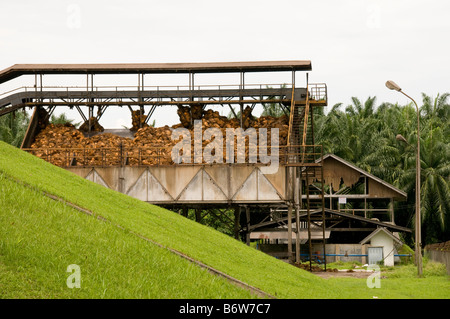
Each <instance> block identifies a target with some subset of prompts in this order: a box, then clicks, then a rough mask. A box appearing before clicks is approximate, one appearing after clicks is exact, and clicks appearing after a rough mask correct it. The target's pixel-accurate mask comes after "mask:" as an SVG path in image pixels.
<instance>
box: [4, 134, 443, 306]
mask: <svg viewBox="0 0 450 319" xmlns="http://www.w3.org/2000/svg"><path fill="white" fill-rule="evenodd" d="M0 172H2V173H3V174H5V175H6V176H8V177H10V178H13V179H16V180H19V181H23V182H26V183H27V184H29V185H32V186H33V187H34V188H35V189H36V191H34V194H35V196H37V197H38V198H39V197H42V196H41V195H39V193H38V191H45V192H47V193H50V194H53V195H56V196H59V197H61V198H63V199H65V200H67V201H69V202H72V203H74V204H76V205H79V206H81V207H84V208H86V209H89V210H90V211H92V212H94V214H96V215H100V216H102V217H104V218H106V219H107V220H108V221H109V222H110V223H111V224H109V223H105V222H103V221H100V220H98V219H96V218H93V217H91V216H86V215H83V214H82V213H80V212H78V211H73V209H69V208H68V207H67V206H66V205H64V204H62V203H56V202H55V203H51V202H52V201H51V200H49V199H48V198H47V199H45V200H44V199H40V200H43V201H47V204H45V205H50V206H45V205H44V207H43V208H42V212H41V215H36V216H34V217H31V216H30V215H32V209H31V208H30V209H28V210H27V209H25V208H22V206H24V207H26V205H25V202H26V201H30V200H29V199H28V197H29V196H28V195H27V196H25V197H21V196H19V195H14V192H11V193H10V194H9V195H8V198H9V197H13V198H14V200H12V201H13V202H14V201H17V204H16V208H15V211H16V213H15V214H12V216H10V215H8V214H5V212H4V210H2V212H1V213H0V214H2V217H1V218H5V220H8V221H10V222H11V223H12V222H13V220H12V218H14V216H15V215H17V214H19V215H20V214H22V215H23V218H22V221H23V222H24V223H25V222H26V221H27V220H28V219H27V218H28V216H30V217H29V218H30V222H29V224H26V225H24V226H23V227H22V228H21V229H20V231H19V230H18V233H17V234H20V236H19V235H16V236H15V237H14V236H12V235H11V234H9V233H8V234H7V235H4V234H3V235H0V236H1V237H0V238H1V240H2V241H1V244H0V245H1V246H0V247H1V250H0V258H1V259H0V276H1V277H0V279H1V280H0V284H1V285H5V284H4V282H7V283H6V288H5V289H2V290H3V291H6V294H5V293H4V295H3V297H5V296H12V295H17V296H26V295H27V294H28V293H30V294H32V295H33V296H36V297H61V296H63V297H64V296H67V295H68V296H70V297H79V296H81V294H82V292H81V291H82V290H83V289H84V288H82V289H80V290H79V291H78V292H74V291H73V290H71V289H68V288H67V287H66V286H65V279H66V278H67V275H68V273H65V270H66V269H65V267H67V265H68V264H72V263H75V264H76V263H77V262H78V263H81V264H80V266H81V269H82V271H83V269H86V275H87V276H89V274H91V273H92V274H94V273H95V275H93V277H92V278H91V279H89V278H88V277H86V278H85V280H86V282H85V284H86V283H87V282H90V281H88V280H92V285H93V287H96V288H95V289H94V288H93V289H94V290H93V292H92V293H86V295H83V297H85V296H99V297H102V296H104V297H111V298H116V297H119V298H120V297H131V298H144V297H149V298H155V296H156V297H163V298H177V297H181V296H184V297H186V296H187V297H186V298H189V296H193V298H196V296H197V298H210V297H214V298H218V297H223V298H227V297H229V296H230V297H231V296H241V297H238V298H246V297H249V294H248V292H247V291H243V290H241V289H237V288H235V287H234V286H233V287H230V284H229V283H227V282H224V281H223V280H221V279H219V278H217V277H213V276H212V275H210V274H209V273H206V271H204V270H201V269H199V268H198V267H197V266H193V265H190V266H189V265H188V264H187V262H186V261H185V260H182V259H181V258H180V257H177V256H175V255H173V254H171V253H168V252H167V251H165V250H163V249H161V248H158V249H157V247H155V246H154V245H153V246H152V245H150V244H149V243H148V242H145V241H144V240H142V239H140V238H139V237H137V236H135V235H132V234H130V231H132V232H134V233H137V234H140V235H142V236H145V237H147V238H149V239H151V240H153V241H155V242H158V243H160V244H162V245H164V246H166V247H170V248H172V249H176V250H178V251H180V252H182V253H184V254H186V255H188V256H190V257H192V258H194V259H196V260H199V261H201V262H203V263H205V264H207V265H209V266H211V267H214V268H216V269H218V270H220V271H222V272H224V273H226V274H228V275H230V276H233V277H235V278H237V279H239V280H241V281H243V282H246V283H248V284H250V285H252V286H255V287H257V288H260V289H261V290H263V291H265V292H267V293H269V294H271V295H273V296H276V297H278V298H372V296H373V289H369V288H367V286H366V282H365V279H359V280H355V281H353V280H345V279H336V280H335V279H322V278H319V277H318V276H316V275H314V274H311V273H308V272H307V271H304V270H301V269H298V268H296V267H293V266H291V265H289V264H287V263H285V262H282V261H280V260H277V259H275V258H272V257H270V256H268V255H266V254H264V253H262V252H260V251H257V250H255V249H254V248H252V247H248V246H246V245H245V244H243V243H241V242H238V241H236V240H234V239H233V238H231V237H229V236H226V235H224V234H222V233H219V232H217V231H215V230H213V229H211V228H208V227H206V226H204V225H201V224H199V223H196V222H194V221H191V220H189V219H187V218H184V217H182V216H180V215H178V214H175V213H173V212H171V211H168V210H165V209H162V208H160V207H157V206H153V205H149V204H147V203H144V202H142V201H139V200H137V199H134V198H131V197H129V196H126V195H123V194H120V193H118V192H114V191H112V190H110V189H107V188H104V187H102V186H100V185H96V184H94V183H92V182H89V181H87V180H84V179H82V178H80V177H78V176H76V175H74V174H72V173H70V172H68V171H66V170H63V169H60V168H58V167H55V166H53V165H51V164H49V163H47V162H45V161H43V160H41V159H38V158H37V157H34V156H31V155H29V154H27V153H25V152H22V151H19V150H17V149H15V148H13V147H11V146H9V145H6V144H4V143H1V142H0ZM11 183H13V182H11V181H10V182H9V186H8V187H9V188H11V189H13V185H12V184H11ZM2 184H3V183H2ZM13 184H16V183H13ZM16 191H18V190H16ZM21 191H22V192H24V191H25V190H24V189H22V190H21ZM1 198H2V202H3V201H6V202H7V201H8V200H9V199H6V198H5V197H4V196H3V197H1ZM22 198H23V200H22ZM36 200H38V199H36ZM12 204H13V203H10V205H12ZM52 205H55V206H52ZM2 206H3V203H2ZM34 206H36V205H35V204H33V205H32V206H31V207H34ZM45 207H47V208H45ZM44 212H46V213H44ZM54 214H57V215H58V216H59V218H62V219H61V220H60V221H59V222H57V221H56V217H53V216H54ZM3 215H5V216H3ZM66 215H70V216H71V217H70V218H72V219H73V221H72V222H71V223H68V222H67V221H65V220H64V218H69V217H64V216H66ZM8 216H9V217H8ZM42 219H48V221H45V222H44V221H42V223H43V224H42V227H41V228H40V229H37V228H36V229H35V228H33V227H38V225H39V221H41V220H42ZM53 220H54V221H55V223H56V225H58V223H59V225H60V228H58V227H55V225H53V224H46V223H51V221H53ZM66 223H67V225H68V226H67V228H66V227H65V226H64V225H66ZM79 223H86V226H85V227H86V228H83V227H84V226H83V227H81V226H78V224H79ZM35 224H37V225H35ZM2 225H3V221H2ZM114 225H120V226H121V227H122V229H119V228H118V227H116V226H114ZM88 226H89V228H87V227H88ZM5 227H7V228H8V231H11V229H14V226H13V225H10V226H5ZM16 227H17V226H16ZM33 229H34V230H33ZM32 230H33V231H32ZM43 230H44V232H46V231H47V230H48V231H47V232H48V234H46V235H45V236H44V235H43V234H42V231H43ZM53 233H55V234H54V235H52V236H53V237H51V238H53V240H50V237H49V238H47V235H48V236H50V235H51V234H53ZM109 234H111V236H109ZM122 237H123V238H122ZM29 238H34V239H35V240H31V239H29ZM77 242H82V243H83V245H86V247H87V248H80V249H78V250H77V249H76V248H75V246H76V243H77ZM6 243H8V244H6ZM119 243H124V244H123V245H125V246H124V247H122V246H121V244H119ZM125 243H126V244H125ZM38 244H39V245H40V248H39V249H38V248H36V250H32V249H33V248H32V247H34V245H38ZM5 245H6V246H5ZM66 245H70V246H68V247H71V249H68V248H65V247H66ZM116 246H117V248H116ZM5 247H6V248H8V247H9V248H8V249H10V252H9V253H6V252H8V250H6V248H5ZM11 247H13V248H11ZM56 247H57V248H56ZM72 249H73V250H72ZM122 250H123V251H124V252H123V255H124V256H129V255H130V256H134V255H133V254H134V253H136V254H137V255H136V257H130V258H120V257H115V256H116V255H118V254H114V253H115V252H116V251H117V252H119V251H122ZM147 250H149V251H148V252H147ZM150 250H152V251H153V250H156V251H158V252H159V251H160V250H161V251H164V253H162V252H161V254H159V253H158V254H156V255H157V256H159V257H154V259H152V257H153V256H155V253H152V252H150ZM40 253H43V254H44V255H45V256H46V257H45V258H44V257H42V258H40V257H38V256H37V255H39V254H40ZM83 253H84V254H89V256H88V257H87V258H85V259H86V263H83V261H84V259H83ZM8 254H12V255H8ZM14 254H16V255H17V254H18V255H19V257H20V258H19V259H17V258H13V257H11V256H13V255H14ZM71 254H72V255H71ZM120 254H122V253H120ZM139 254H142V256H144V257H142V256H141V255H139ZM113 255H114V256H113ZM8 256H9V257H8ZM68 256H73V257H74V258H69V257H68ZM76 256H79V258H75V257H76ZM170 258H173V261H170V260H169V259H170ZM74 259H75V260H74ZM14 260H19V261H17V262H14ZM30 260H31V261H32V262H31V263H30V262H29V261H30ZM87 260H95V262H92V263H90V262H88V261H87ZM142 260H147V261H148V264H147V263H146V262H144V261H142ZM150 260H151V261H150ZM43 261H46V263H45V262H44V263H43V264H42V265H41V262H43ZM116 262H117V263H116ZM47 264H50V265H51V264H55V265H56V264H58V265H59V266H58V267H60V268H61V267H62V270H61V269H60V268H58V269H59V270H58V271H56V270H55V269H53V268H51V267H48V266H46V265H47ZM176 264H179V265H180V266H176ZM187 266H189V267H191V268H190V269H197V270H198V271H200V273H197V270H192V271H191V272H192V277H188V276H187V275H186V276H185V275H184V272H188V271H187V270H186V268H185V267H187ZM55 267H56V266H55ZM88 267H92V268H88ZM158 267H159V268H158ZM177 267H180V269H179V272H178V273H176V274H173V275H170V274H171V273H172V268H173V269H174V270H175V269H177ZM29 268H31V271H30V269H29ZM150 268H155V269H156V270H154V271H155V274H154V275H152V271H153V269H150ZM168 269H170V271H168ZM129 270H130V271H132V274H130V275H129V276H128V275H127V272H128V271H129ZM61 271H62V274H61ZM95 271H97V272H95ZM134 272H136V273H134ZM105 273H110V275H108V276H106V275H104V276H106V277H103V275H101V274H105ZM158 273H162V274H164V275H161V276H158ZM45 276H48V277H52V278H53V277H54V276H56V277H55V279H53V282H54V283H55V285H60V286H61V287H60V289H59V290H58V289H54V290H53V288H51V287H54V286H51V287H50V286H49V287H48V289H44V288H43V287H47V286H45V284H44V283H43V282H42V278H44V277H45ZM146 276H148V277H149V278H154V279H153V280H146V281H144V282H142V281H139V280H137V279H135V278H146ZM152 276H153V277H152ZM167 276H168V277H167ZM195 276H199V277H198V278H203V277H201V276H206V277H204V278H203V279H202V280H204V285H203V286H201V282H202V281H201V280H200V281H199V282H200V286H199V287H202V288H195V287H197V279H195ZM166 277H167V278H166ZM184 277H186V280H184ZM435 279H436V280H437V281H439V280H441V281H442V282H443V283H442V284H440V285H439V284H437V283H436V282H435V281H436V280H435ZM5 280H6V281H5ZM391 280H392V281H394V280H396V279H395V278H392V279H386V281H391ZM169 281H170V283H169ZM177 281H180V282H182V283H176V282H177ZM208 281H210V282H211V285H212V286H213V287H215V286H216V285H217V286H218V287H219V288H217V289H221V290H217V292H216V293H214V294H212V293H211V291H210V290H208V289H209V288H208V284H207V283H208ZM188 282H195V283H196V284H195V285H194V286H195V287H192V284H189V283H188ZM383 282H384V281H383ZM412 282H414V283H416V284H417V285H418V286H417V289H418V290H420V291H417V293H416V294H415V292H414V291H410V290H408V291H407V292H408V294H410V295H411V296H409V295H406V294H402V293H395V294H394V295H396V296H405V297H404V298H424V296H425V297H426V293H425V292H424V291H425V290H427V289H425V287H428V285H429V284H433V285H434V284H436V285H437V287H438V289H437V292H436V294H433V295H440V296H447V295H446V294H445V289H446V291H448V290H449V288H450V285H449V282H448V280H447V277H442V276H441V277H433V278H432V281H430V282H429V281H428V278H424V280H422V281H417V280H412ZM106 285H108V289H107V290H106V292H105V295H103V292H104V291H105V290H104V289H105V286H106ZM152 285H153V286H152ZM388 285H389V284H387V283H386V286H388ZM83 287H84V285H83ZM119 287H120V289H119ZM128 287H130V288H128ZM131 287H133V288H131ZM164 287H167V288H164ZM180 287H185V288H181V290H183V292H180ZM220 287H222V288H220ZM383 287H384V285H383ZM1 288H3V287H1ZM394 288H395V289H394ZM394 288H392V291H396V287H394ZM442 288H444V293H440V292H439V291H441V292H442ZM86 289H87V288H86ZM67 290H69V291H67ZM191 290H194V291H191ZM195 290H199V291H197V292H195ZM211 290H212V291H216V288H211ZM378 290H379V289H378ZM389 290H391V289H389ZM28 291H30V292H28ZM41 291H42V293H41ZM0 296H1V295H0ZM386 296H388V297H389V296H391V295H389V294H387V293H386ZM406 296H408V297H406ZM401 298H403V297H401Z"/></svg>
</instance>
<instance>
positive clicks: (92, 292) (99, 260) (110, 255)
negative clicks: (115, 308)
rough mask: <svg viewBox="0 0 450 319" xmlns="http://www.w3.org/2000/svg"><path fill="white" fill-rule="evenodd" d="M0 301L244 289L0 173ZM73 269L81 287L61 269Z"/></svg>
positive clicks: (208, 294) (244, 294)
mask: <svg viewBox="0 0 450 319" xmlns="http://www.w3.org/2000/svg"><path fill="white" fill-rule="evenodd" d="M0 203H1V213H0V298H218V297H224V298H229V297H231V298H248V297H251V295H250V292H248V291H247V290H243V289H240V288H238V287H236V286H234V285H232V284H231V283H229V282H228V281H226V280H225V279H223V278H219V277H217V276H214V275H213V274H210V273H209V272H207V271H206V270H204V269H201V268H200V267H198V266H196V265H194V264H193V263H191V262H189V261H187V260H184V259H182V258H180V257H178V256H176V255H175V254H173V253H170V252H169V251H168V250H166V249H163V248H159V247H158V246H156V245H154V244H151V243H148V242H146V241H144V240H142V239H139V238H137V237H136V236H135V235H132V234H130V233H129V232H127V231H124V230H122V229H120V228H118V227H116V226H114V225H112V224H110V223H105V222H101V221H99V220H97V219H95V218H92V217H91V216H89V215H86V214H82V213H80V212H79V211H77V210H75V209H73V208H71V207H69V206H67V205H65V204H63V203H61V202H58V201H55V200H52V199H50V198H48V197H46V196H43V195H42V193H41V192H37V191H34V190H32V189H30V188H28V187H25V186H23V185H20V184H18V183H16V182H14V181H12V180H10V179H8V178H5V176H4V175H3V174H2V173H0ZM71 264H76V265H78V266H80V274H81V288H82V289H76V288H73V289H69V288H68V287H67V284H66V281H67V278H68V277H69V276H70V275H71V274H72V272H67V267H68V266H69V265H71Z"/></svg>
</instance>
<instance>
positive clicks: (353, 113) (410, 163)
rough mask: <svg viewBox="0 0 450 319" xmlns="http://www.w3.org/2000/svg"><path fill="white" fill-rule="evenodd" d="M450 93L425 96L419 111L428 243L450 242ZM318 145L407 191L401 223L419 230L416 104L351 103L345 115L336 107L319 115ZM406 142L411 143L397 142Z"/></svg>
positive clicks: (398, 220) (399, 211) (398, 213)
mask: <svg viewBox="0 0 450 319" xmlns="http://www.w3.org/2000/svg"><path fill="white" fill-rule="evenodd" d="M449 96H450V94H448V93H445V94H442V95H438V96H437V97H436V98H432V97H430V96H428V95H426V94H422V106H421V107H420V163H421V188H420V194H421V216H422V242H423V243H424V244H428V243H433V242H439V241H446V240H449V239H450V189H449V185H450V144H449V143H450V140H449V139H450V125H449V123H450V122H449V113H450V105H449V103H448V101H449ZM315 123H316V130H315V133H316V143H317V144H322V145H323V148H324V153H334V154H336V155H338V156H340V157H342V158H344V159H346V160H348V161H350V162H353V163H354V164H356V165H357V166H359V167H361V168H362V169H364V170H366V171H368V172H370V173H372V174H374V175H375V176H378V177H380V178H381V179H383V180H385V181H387V182H389V183H391V184H393V185H395V186H396V187H398V188H400V189H402V190H404V191H405V192H406V193H407V194H408V200H407V202H406V203H398V204H397V207H396V214H395V216H396V223H397V224H400V225H406V226H409V227H414V215H415V179H416V145H417V113H416V108H415V107H414V106H413V105H412V104H408V105H403V106H402V105H398V104H389V103H382V104H381V105H379V106H376V98H375V97H369V98H368V99H367V100H366V101H365V102H364V103H362V102H361V101H360V100H359V99H358V98H356V97H353V98H352V104H350V105H348V106H347V107H345V109H344V110H342V103H339V104H336V105H334V106H333V107H332V108H331V110H330V111H329V112H328V114H326V115H322V116H318V117H316V119H315ZM397 134H401V135H402V136H404V137H405V139H406V141H407V142H406V143H403V142H401V141H398V140H396V138H395V137H396V135H397Z"/></svg>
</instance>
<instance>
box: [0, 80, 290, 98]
mask: <svg viewBox="0 0 450 319" xmlns="http://www.w3.org/2000/svg"><path fill="white" fill-rule="evenodd" d="M268 86H275V87H268ZM239 87H240V85H239V84H202V85H194V86H189V85H145V86H139V85H99V86H93V87H86V86H78V85H72V86H71V85H68V86H60V85H47V86H42V87H38V88H39V90H40V89H41V88H42V89H63V90H66V91H67V90H69V89H74V90H80V91H89V92H92V91H99V89H100V90H101V89H111V90H112V91H114V90H115V91H117V90H118V89H128V88H136V90H137V91H143V90H142V89H144V90H145V89H154V90H155V91H160V90H161V89H162V88H163V89H165V88H172V89H175V91H181V90H180V89H186V90H190V89H191V88H194V89H197V90H200V89H202V88H217V89H218V90H219V91H220V90H222V89H223V88H225V89H227V88H233V89H239ZM289 88H290V87H288V86H287V85H286V84H285V83H283V84H280V83H268V84H261V83H260V84H245V87H244V89H259V90H280V92H281V90H285V89H289ZM19 90H23V91H24V92H34V91H35V90H36V87H35V86H20V87H17V88H15V89H12V90H9V91H7V92H3V93H0V96H3V95H8V94H10V93H12V92H15V91H19ZM39 92H41V91H39Z"/></svg>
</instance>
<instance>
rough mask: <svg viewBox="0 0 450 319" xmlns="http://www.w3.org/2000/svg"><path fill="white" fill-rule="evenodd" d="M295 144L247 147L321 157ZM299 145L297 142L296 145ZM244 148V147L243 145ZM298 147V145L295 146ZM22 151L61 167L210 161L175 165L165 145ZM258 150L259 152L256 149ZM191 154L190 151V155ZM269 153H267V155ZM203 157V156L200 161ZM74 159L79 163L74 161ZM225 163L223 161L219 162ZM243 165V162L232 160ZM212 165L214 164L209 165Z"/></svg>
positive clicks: (282, 158)
mask: <svg viewBox="0 0 450 319" xmlns="http://www.w3.org/2000/svg"><path fill="white" fill-rule="evenodd" d="M292 146H294V147H295V146H296V145H290V146H288V145H282V146H258V145H256V146H254V145H251V146H249V147H248V149H254V148H255V147H256V148H257V149H260V148H261V147H263V148H266V149H267V153H266V154H267V155H268V154H269V150H270V154H273V153H272V151H273V150H274V149H278V154H279V155H278V156H279V158H278V159H279V163H280V164H282V165H283V164H286V165H289V164H299V163H298V162H297V161H295V160H294V161H292V160H291V157H297V158H301V157H300V156H302V155H303V158H304V162H305V163H314V162H315V161H316V160H317V159H318V158H320V157H321V156H322V145H302V147H305V149H306V150H307V151H308V153H307V154H305V153H303V152H292V151H291V150H290V148H291V147H292ZM298 146H300V145H298ZM246 148H247V147H246ZM297 149H299V148H297ZM22 150H23V151H26V152H28V153H31V154H33V155H36V156H38V157H40V158H43V159H44V160H46V161H48V162H50V163H52V164H55V165H57V166H61V167H70V166H101V167H105V166H127V165H130V166H133V165H134V166H136V165H137V166H152V165H205V164H207V165H211V163H207V162H202V163H194V161H193V160H192V161H191V163H181V164H175V163H173V161H172V157H171V148H168V147H167V146H150V147H99V148H95V147H85V148H65V147H54V148H51V147H48V148H23V149H22ZM258 153H259V152H258ZM226 154H227V153H226V147H224V151H223V156H224V158H225V157H226ZM191 156H194V153H192V154H191ZM237 156H238V154H237V152H235V154H234V157H235V158H237ZM248 156H249V155H248V154H245V158H246V159H247V158H248ZM268 156H269V155H268ZM204 159H205V158H204V157H203V160H204ZM74 161H77V162H78V163H80V164H75V165H74ZM223 163H224V164H230V163H226V162H225V160H224V161H223ZM233 164H243V163H236V162H235V163H233ZM244 164H249V165H255V164H262V165H267V164H265V163H261V162H259V161H257V163H244ZM213 165H215V164H213Z"/></svg>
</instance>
